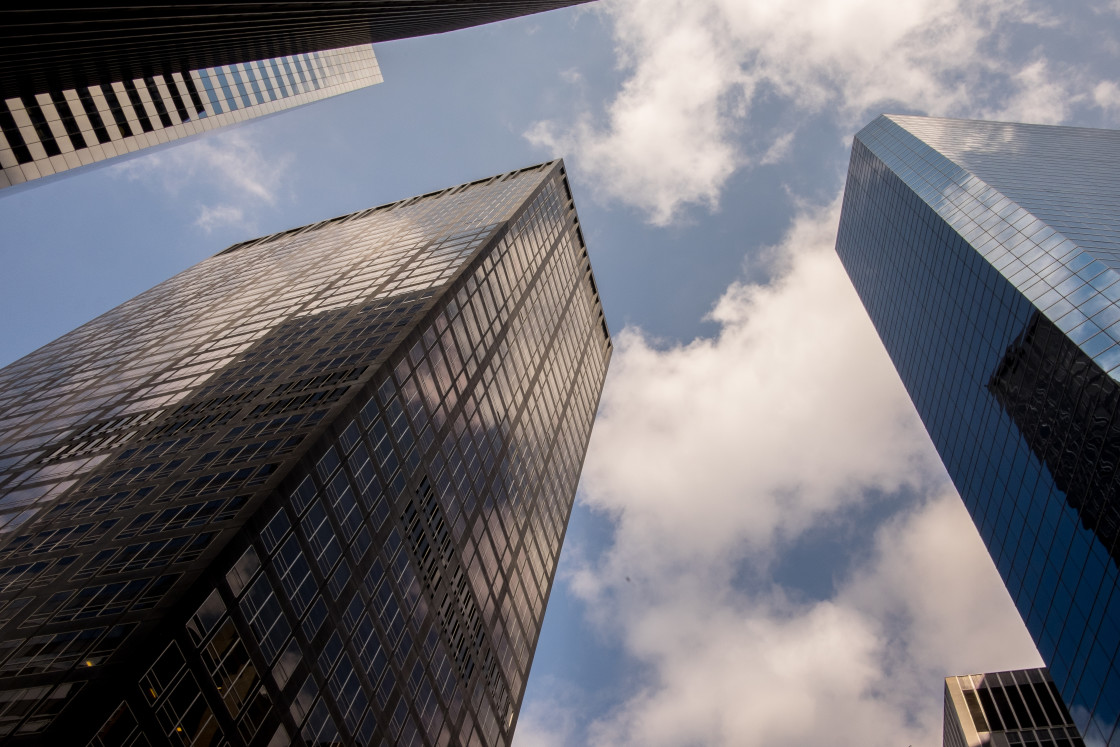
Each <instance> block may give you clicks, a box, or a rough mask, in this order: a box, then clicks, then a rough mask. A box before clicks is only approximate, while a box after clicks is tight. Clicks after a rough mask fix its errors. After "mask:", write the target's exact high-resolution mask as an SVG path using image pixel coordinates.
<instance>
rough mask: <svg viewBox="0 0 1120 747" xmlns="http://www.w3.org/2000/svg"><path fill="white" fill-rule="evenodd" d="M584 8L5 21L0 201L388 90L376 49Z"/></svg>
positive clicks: (310, 10) (444, 5)
mask: <svg viewBox="0 0 1120 747" xmlns="http://www.w3.org/2000/svg"><path fill="white" fill-rule="evenodd" d="M586 1H587V0H471V2H455V3H449V2H447V1H446V0H363V1H362V2H352V1H350V0H345V1H336V0H315V1H313V2H306V1H304V2H290V3H231V2H215V1H214V0H196V2H192V3H189V4H182V3H144V4H137V3H127V4H121V3H108V4H97V5H95V6H91V5H89V4H88V3H87V4H82V3H73V2H65V1H64V2H59V3H51V4H50V5H49V7H45V6H44V5H43V4H42V3H38V2H28V1H27V0H15V2H11V3H7V4H6V5H5V6H4V8H3V9H0V189H2V188H4V187H10V186H12V185H17V184H24V183H27V182H34V180H36V179H40V178H42V177H45V176H50V175H53V174H58V173H61V172H64V171H68V170H70V169H73V168H76V167H78V166H83V165H88V164H92V163H97V162H100V161H102V160H104V159H106V158H112V157H114V156H119V155H124V154H126V153H131V152H134V151H136V150H138V149H140V148H145V147H150V146H153V145H159V144H161V143H166V142H168V141H171V140H176V139H178V138H182V137H187V136H189V135H195V134H199V133H202V132H205V131H207V130H210V129H213V128H214V127H219V126H224V125H228V124H233V123H235V122H240V121H244V120H245V119H249V118H252V117H259V116H264V115H266V114H272V113H274V112H277V111H281V110H283V109H288V108H291V107H294V106H299V105H302V104H306V103H310V102H312V101H317V100H319V99H322V98H326V97H328V96H334V95H337V94H340V93H346V92H348V91H352V90H355V89H357V88H363V87H365V86H370V85H374V84H375V83H379V82H381V71H380V69H379V68H378V65H377V61H376V59H375V58H374V54H373V50H372V49H371V47H370V45H371V44H372V43H374V42H381V41H389V40H392V39H403V38H406V37H411V36H422V35H425V34H437V33H441V32H445V31H452V30H455V29H461V28H466V27H468V26H475V25H478V24H483V23H491V22H493V21H500V20H502V19H506V18H513V17H516V16H521V15H526V14H529V13H538V12H541V11H545V10H551V9H554V8H560V7H564V6H568V5H575V4H578V3H580V2H586Z"/></svg>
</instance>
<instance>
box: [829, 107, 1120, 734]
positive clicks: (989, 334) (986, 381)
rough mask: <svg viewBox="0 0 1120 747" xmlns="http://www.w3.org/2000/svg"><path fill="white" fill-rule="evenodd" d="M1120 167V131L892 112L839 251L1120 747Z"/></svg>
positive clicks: (878, 129)
mask: <svg viewBox="0 0 1120 747" xmlns="http://www.w3.org/2000/svg"><path fill="white" fill-rule="evenodd" d="M1117 174H1120V132H1113V131H1106V130H1087V129H1077V128H1063V127H1044V126H1035V125H1020V124H1005V123H997V122H972V121H958V120H943V119H926V118H921V117H895V116H890V117H880V118H878V119H876V120H875V121H874V122H872V123H871V124H870V125H868V126H867V127H866V128H864V129H863V130H862V131H861V132H860V133H859V134H858V135H857V136H856V140H855V143H854V144H853V147H852V162H851V167H850V169H849V172H848V183H847V188H846V192H845V197H844V208H843V215H842V218H841V222H840V230H839V234H838V237H837V242H836V248H837V252H838V253H839V255H840V258H841V261H842V262H843V264H844V267H845V269H846V270H847V272H848V274H849V276H850V277H851V279H852V282H853V283H854V285H855V287H856V290H857V291H858V293H859V295H860V298H861V300H862V301H863V304H864V306H865V307H866V308H867V311H868V314H869V315H870V316H871V320H872V322H873V323H874V324H875V327H876V330H877V331H878V333H879V336H880V337H881V338H882V340H883V343H884V345H885V346H886V348H887V351H888V353H889V354H890V356H891V359H892V361H893V362H894V365H895V367H896V368H897V370H898V372H899V375H900V376H901V378H902V381H903V383H904V384H905V386H906V389H907V391H908V392H909V394H910V397H911V399H912V400H913V401H914V405H915V407H916V408H917V410H918V413H919V415H920V416H921V418H922V420H923V422H924V423H925V426H926V429H927V430H928V431H929V434H930V437H931V438H932V440H933V443H934V445H935V446H936V447H937V450H938V452H939V454H940V455H941V458H942V460H943V461H944V462H945V466H946V468H947V469H948V472H949V475H950V476H951V477H952V479H953V482H954V484H955V485H956V487H957V490H958V491H959V492H960V494H961V497H962V499H963V500H964V502H965V505H966V506H967V508H968V510H969V513H970V514H971V515H972V518H973V521H974V522H975V523H976V526H977V528H978V529H979V531H980V534H981V536H982V537H983V539H984V542H985V544H986V545H987V546H988V549H989V551H990V552H991V555H992V558H993V560H994V561H995V563H996V566H997V568H998V569H999V572H1000V575H1001V576H1002V577H1003V579H1004V582H1005V583H1006V585H1007V589H1008V592H1009V593H1010V594H1011V596H1012V598H1013V599H1014V600H1015V604H1016V606H1017V607H1018V608H1019V611H1020V613H1021V614H1022V616H1023V619H1024V621H1025V622H1026V625H1027V628H1028V630H1029V631H1030V632H1031V635H1032V636H1033V638H1034V640H1035V642H1036V644H1037V645H1038V649H1039V652H1040V653H1041V654H1042V656H1043V658H1044V659H1045V660H1046V662H1047V664H1048V666H1049V672H1050V675H1051V676H1052V677H1053V679H1054V682H1055V683H1056V685H1057V687H1058V690H1059V692H1060V693H1061V695H1062V698H1063V699H1064V701H1065V703H1066V704H1067V705H1068V706H1069V710H1070V713H1071V714H1072V716H1073V718H1074V721H1075V722H1076V724H1077V726H1078V728H1079V729H1081V731H1082V734H1083V735H1084V736H1085V738H1086V742H1087V743H1088V744H1109V743H1111V744H1120V731H1117V730H1116V722H1117V716H1118V714H1120V659H1118V658H1117V653H1118V652H1120V588H1118V583H1117V582H1118V579H1120V571H1118V568H1117V558H1118V557H1120V554H1118V550H1117V547H1116V541H1117V539H1118V535H1120V529H1118V526H1120V517H1118V513H1117V511H1118V496H1117V482H1116V464H1117V456H1118V450H1120V438H1118V436H1117V434H1118V431H1117V429H1118V428H1120V425H1118V423H1120V397H1118V396H1117V394H1116V392H1117V383H1116V378H1117V376H1118V375H1120V368H1118V365H1120V345H1118V343H1117V341H1118V340H1120V305H1118V304H1117V301H1120V209H1118V207H1120V182H1118V180H1117ZM1114 733H1115V736H1114Z"/></svg>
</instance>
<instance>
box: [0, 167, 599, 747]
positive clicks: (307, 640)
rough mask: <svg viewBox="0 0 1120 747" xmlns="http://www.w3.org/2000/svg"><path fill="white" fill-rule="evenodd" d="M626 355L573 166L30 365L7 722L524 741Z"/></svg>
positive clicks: (4, 610)
mask: <svg viewBox="0 0 1120 747" xmlns="http://www.w3.org/2000/svg"><path fill="white" fill-rule="evenodd" d="M610 352H611V343H610V339H609V336H608V334H607V328H606V324H605V322H604V319H603V314H602V308H601V306H600V303H599V297H598V292H597V290H596V288H595V282H594V279H593V276H592V273H591V267H590V265H589V262H588V257H587V251H586V249H585V248H584V244H583V238H582V235H581V232H580V228H579V222H578V218H577V216H576V213H575V208H574V205H573V203H572V199H571V193H570V191H569V188H568V184H567V181H566V177H565V174H564V168H563V164H562V163H561V162H559V161H556V162H552V163H549V164H544V165H541V166H535V167H530V168H527V169H523V170H522V171H518V172H513V173H509V174H505V175H503V176H499V177H494V178H491V179H483V180H480V181H477V182H473V183H471V184H466V185H462V186H459V187H455V188H453V189H446V190H442V191H439V192H432V193H430V194H427V195H424V196H422V197H415V198H412V199H408V200H404V201H402V202H397V203H393V204H390V205H383V206H381V207H378V208H372V209H369V210H365V211H362V212H359V213H355V214H352V215H347V216H343V217H341V218H336V219H333V220H327V221H323V222H321V223H316V224H314V225H311V226H305V227H303V228H299V229H295V230H291V231H286V232H284V233H280V234H275V235H272V236H266V237H264V238H260V239H256V240H253V241H248V242H245V243H242V244H238V245H235V246H232V247H230V248H228V249H226V250H225V251H223V252H221V253H219V254H217V255H215V256H213V257H211V258H210V259H207V260H205V261H204V262H201V263H200V264H198V265H196V266H195V267H193V268H191V269H189V270H186V271H185V272H183V273H181V274H179V275H177V276H175V277H174V278H172V279H170V280H168V281H166V282H164V283H161V284H160V285H158V286H156V287H155V288H153V289H152V290H150V291H147V292H146V293H143V294H141V295H139V296H137V297H136V298H134V299H132V300H131V301H128V302H127V303H124V304H122V305H121V306H119V307H117V308H116V309H113V310H112V311H109V312H108V313H106V314H104V315H102V316H101V317H98V318H97V319H95V320H93V321H92V322H89V323H88V324H86V325H84V326H82V327H79V328H78V329H76V330H75V331H73V332H71V333H70V334H68V335H65V336H64V337H61V338H59V339H58V340H56V341H55V342H53V343H51V344H49V345H47V346H46V347H44V348H41V349H40V350H38V351H36V352H34V353H32V354H31V355H29V356H27V357H26V358H23V359H21V360H19V361H17V362H15V363H13V364H12V365H10V366H8V367H7V368H5V369H3V370H0V413H2V414H0V429H2V431H0V444H2V446H0V465H2V471H0V495H2V496H3V497H0V739H6V740H10V742H11V743H12V744H25V745H59V744H67V745H70V744H73V745H86V744H88V745H96V746H99V747H109V746H110V745H112V746H114V747H115V746H117V745H139V744H167V743H171V744H183V745H242V744H244V745H286V744H293V745H326V744H361V745H378V744H394V745H395V744H401V745H460V744H461V745H479V744H481V745H508V744H509V742H510V738H511V735H512V733H513V729H514V727H515V725H516V721H517V711H518V707H519V705H520V702H521V698H522V696H523V693H524V689H525V682H526V677H527V675H528V672H529V665H530V663H531V661H532V658H533V651H534V648H535V645H536V641H537V636H538V633H539V631H540V627H541V620H542V616H543V614H544V608H545V603H546V601H547V599H548V595H549V591H550V589H551V584H552V579H553V575H554V571H555V567H556V561H557V556H558V553H559V552H560V546H561V543H562V541H563V537H564V533H565V527H566V522H567V519H568V515H569V511H570V509H571V505H572V500H573V496H574V493H575V489H576V482H577V479H578V477H579V472H580V468H581V464H582V460H583V454H584V450H585V449H586V444H587V439H588V436H589V434H590V431H591V425H592V420H593V418H594V414H595V409H596V406H597V402H598V398H599V392H600V389H601V386H602V383H603V377H604V374H605V371H606V367H607V363H608V359H609V357H610Z"/></svg>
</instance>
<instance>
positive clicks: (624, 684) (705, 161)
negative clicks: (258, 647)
mask: <svg viewBox="0 0 1120 747" xmlns="http://www.w3.org/2000/svg"><path fill="white" fill-rule="evenodd" d="M1118 31H1120V3H1117V2H1115V0H1113V1H1112V2H1111V3H1109V2H1104V1H1103V0H1102V1H1095V0H1089V1H1088V2H1083V3H1079V4H1077V5H1076V7H1074V8H1070V7H1067V6H1066V5H1064V4H1057V3H1054V4H1047V3H1042V2H1033V1H1031V0H977V1H973V2H965V1H963V0H962V1H960V2H958V1H957V0H859V1H858V2H856V1H852V2H838V1H837V0H805V1H804V2H797V3H789V2H777V0H603V1H602V2H599V3H595V4H593V5H590V6H586V7H582V8H573V9H567V10H563V11H557V12H552V13H548V14H543V15H539V16H534V17H530V18H524V19H519V20H516V21H510V22H506V23H502V24H496V25H492V26H488V27H483V28H477V29H471V30H466V31H461V32H455V33H452V34H445V35H441V36H436V37H428V38H422V39H413V40H406V41H400V42H393V43H388V44H382V45H378V46H377V47H376V52H377V55H378V58H379V61H380V63H381V67H382V71H383V73H384V76H385V82H384V83H383V84H381V85H378V86H375V87H373V88H370V89H366V90H363V91H359V92H355V93H352V94H347V95H345V96H341V97H337V98H335V99H331V100H328V101H323V102H319V103H316V104H314V105H311V106H308V107H304V108H302V109H299V110H295V111H290V112H286V113H283V114H281V115H278V116H275V117H272V118H269V119H267V120H264V121H258V122H254V123H250V124H246V125H243V126H241V127H238V128H236V129H233V130H230V131H228V132H225V133H223V134H220V135H216V136H210V137H205V138H201V139H196V140H193V141H190V142H187V143H182V144H178V145H174V146H171V147H167V148H164V149H162V150H159V151H157V152H154V153H148V154H146V155H143V156H140V157H137V158H133V159H131V160H129V161H127V162H125V163H123V164H118V165H115V166H108V167H102V168H99V169H94V170H91V171H86V172H82V173H79V174H75V175H72V176H69V177H66V178H63V179H59V180H57V181H53V182H50V183H47V184H43V185H41V186H38V187H35V188H31V189H25V190H22V191H19V192H16V193H14V194H10V195H4V196H2V197H0V225H3V226H4V230H3V233H2V235H3V241H2V244H0V252H2V253H3V262H4V264H3V266H4V267H5V272H4V273H3V275H0V319H3V329H4V334H3V335H2V336H0V364H6V363H9V362H11V361H13V360H15V359H16V358H18V357H20V356H22V355H25V354H26V353H28V352H30V351H32V350H33V349H35V348H36V347H38V346H40V345H42V344H45V343H46V342H48V341H50V340H52V339H54V338H55V337H57V336H58V335H60V334H62V333H64V332H66V331H68V330H70V329H72V328H73V327H75V326H77V325H78V324H81V323H83V322H85V321H87V320H89V319H91V318H93V317H94V316H96V315H98V314H100V313H102V312H103V311H106V310H108V309H109V308H112V307H113V306H115V305H116V304H118V303H120V302H122V301H124V300H126V299H128V298H130V297H131V296H133V295H135V294H136V293H139V292H140V291H143V290H145V289H147V288H148V287H150V286H152V285H154V284H155V283H157V282H159V281H160V280H163V279H165V278H166V277H169V276H170V275H172V274H174V273H175V272H178V271H179V270H182V269H184V268H186V267H188V266H190V265H192V264H194V263H195V262H197V261H199V260H200V259H202V258H203V257H206V256H209V255H211V254H213V253H215V252H217V251H219V250H220V249H222V248H224V247H225V246H227V245H229V244H231V243H234V242H237V241H241V240H244V239H247V238H251V237H253V236H257V235H261V234H265V233H270V232H274V231H278V230H282V229H286V228H290V227H293V226H297V225H302V224H306V223H311V222H314V221H318V220H321V219H323V218H326V217H329V216H333V215H339V214H343V213H347V212H351V211H354V210H358V209H362V208H365V207H369V206H371V205H376V204H380V203H384V202H389V201H392V200H396V199H399V198H403V197H407V196H411V195H413V194H421V193H425V192H429V191H432V190H434V189H438V188H442V187H445V186H449V185H452V184H456V183H460V182H465V181H472V180H474V179H477V178H480V177H483V176H488V175H490V174H494V173H499V172H502V171H506V170H510V169H513V168H519V167H521V166H525V165H528V164H530V163H535V162H539V161H542V160H547V159H548V158H551V157H553V156H554V155H563V156H564V157H565V158H566V160H567V163H568V165H569V173H570V175H571V181H572V187H573V191H574V193H575V198H576V204H577V208H578V210H579V213H580V217H581V222H582V225H583V230H584V232H585V236H586V238H587V241H588V245H589V251H590V252H591V257H592V262H593V264H594V267H595V271H596V276H597V279H598V281H599V287H600V290H601V293H602V298H603V303H604V306H605V308H606V312H607V316H608V321H609V323H610V325H611V329H612V331H613V333H614V335H615V341H616V353H615V358H614V361H613V363H612V370H611V372H610V376H609V379H608V383H607V388H606V390H605V392H604V397H603V404H602V408H601V412H600V416H599V420H598V422H597V425H596V429H595V434H594V436H593V438H592V442H591V447H590V449H589V453H588V458H587V463H586V467H585V470H584V476H583V480H582V482H581V487H580V491H579V495H578V496H577V505H576V509H575V512H574V514H573V518H572V522H571V526H570V528H569V534H568V538H567V542H566V545H565V549H564V552H563V555H562V557H561V562H560V569H559V575H558V580H557V583H556V586H555V588H554V590H553V597H552V601H551V603H550V606H549V612H548V615H547V617H546V620H545V625H544V631H543V634H542V638H541V642H540V645H539V648H538V652H537V660H536V663H535V665H534V668H533V673H532V676H531V678H530V681H529V686H528V692H527V694H526V701H525V706H524V708H523V711H522V717H521V722H520V725H519V728H518V734H517V738H516V742H517V744H518V745H519V746H525V747H543V746H546V745H559V744H611V745H614V744H635V745H683V744H712V745H756V744H757V745H773V744H830V745H845V744H852V745H857V744H858V745H906V744H915V745H918V744H929V745H933V744H939V743H940V728H941V687H942V686H941V678H943V677H944V676H946V675H948V674H953V673H964V672H976V671H990V670H993V669H1004V668H1017V667H1024V666H1033V665H1037V663H1038V658H1037V654H1036V653H1035V651H1034V647H1033V645H1032V644H1031V643H1030V641H1029V639H1028V637H1027V634H1026V632H1025V630H1024V629H1023V626H1022V624H1021V623H1020V622H1019V620H1018V616H1017V614H1016V613H1015V611H1014V609H1013V608H1012V606H1011V602H1010V600H1009V599H1008V597H1007V594H1006V592H1004V591H1003V588H1002V585H1001V584H1000V582H999V579H998V577H997V576H996V573H995V570H994V567H993V566H992V563H991V561H990V560H989V558H988V556H987V554H986V552H985V550H984V548H983V546H982V545H981V543H980V540H979V539H978V537H977V536H976V533H975V531H974V529H973V528H972V526H971V522H970V520H969V518H968V516H967V515H966V514H965V512H964V510H963V508H962V507H961V505H960V502H959V499H958V498H957V497H956V496H955V495H954V494H953V492H952V488H951V486H949V484H948V482H947V478H946V477H945V475H944V472H943V470H942V468H941V467H940V464H939V462H938V461H937V459H936V455H934V454H933V453H932V449H931V446H930V444H929V441H928V438H927V437H926V436H925V433H924V431H923V430H922V428H921V426H920V423H919V422H918V421H917V418H916V416H915V415H914V414H913V410H912V407H911V406H910V404H909V401H908V400H907V398H906V395H905V392H904V391H903V390H902V387H901V384H900V383H899V381H898V379H897V376H896V375H895V374H894V371H893V369H892V368H891V366H890V364H889V361H888V360H887V357H886V355H885V353H884V352H883V350H882V348H881V345H880V344H879V342H878V340H877V338H876V337H875V334H874V331H873V330H872V328H871V326H870V323H869V322H868V320H867V318H866V315H865V314H864V312H863V310H862V308H861V307H860V306H859V303H858V300H857V299H856V296H855V294H854V292H853V291H852V290H851V288H850V286H849V284H848V283H847V280H846V278H845V277H844V275H843V271H842V269H841V268H840V265H839V263H838V261H837V260H836V258H835V256H834V254H833V251H832V245H833V241H834V238H835V228H836V221H837V217H838V197H839V195H840V192H841V189H842V186H843V178H844V173H845V170H846V166H847V156H848V149H849V146H850V142H851V136H852V134H853V133H854V132H855V131H856V130H858V129H859V128H860V127H861V126H862V125H863V124H865V123H866V122H867V121H869V120H870V119H872V118H873V117H874V116H875V115H877V114H878V113H880V112H882V111H889V112H901V113H922V114H933V115H944V116H963V117H978V118H996V119H1008V120H1015V121H1028V122H1042V123H1064V124H1077V125H1084V126H1094V127H1117V126H1120V81H1118V80H1117V73H1116V71H1117V70H1118V69H1120V66H1118V65H1117V56H1118V53H1120V42H1118V41H1117V39H1120V34H1118Z"/></svg>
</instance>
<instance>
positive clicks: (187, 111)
mask: <svg viewBox="0 0 1120 747" xmlns="http://www.w3.org/2000/svg"><path fill="white" fill-rule="evenodd" d="M381 80H382V78H381V69H380V68H379V67H378V65H377V58H376V57H375V56H374V54H373V47H371V46H370V45H368V44H366V45H359V46H354V47H345V48H342V49H330V50H326V51H323V52H309V53H307V54H299V55H289V56H286V57H279V58H273V59H265V60H250V61H247V62H241V63H234V64H232V65H220V66H215V67H210V68H200V69H187V70H183V71H182V72H179V71H175V72H173V73H168V74H167V75H158V74H157V75H147V76H142V77H137V78H135V79H130V78H125V79H123V80H113V81H110V82H107V83H103V84H101V85H97V84H91V85H88V86H85V85H83V86H77V87H75V88H65V89H63V88H53V89H49V90H47V91H45V92H40V93H37V94H28V95H24V96H9V97H5V98H4V100H3V101H2V102H0V189H2V188H4V187H10V186H13V185H16V184H24V183H26V182H32V181H34V180H36V179H41V178H43V177H45V176H51V175H53V174H59V173H62V172H65V171H69V170H70V169H74V168H78V167H80V166H88V165H90V164H94V163H99V162H101V161H104V160H106V159H109V158H113V157H115V156H123V155H126V154H128V153H133V152H135V151H138V150H142V149H144V148H148V147H151V146H154V145H161V144H163V143H168V142H171V141H173V140H178V139H180V138H184V137H189V136H191V135H199V134H201V133H203V132H207V131H209V130H212V129H215V128H217V127H224V126H226V125H231V124H236V123H237V122H244V121H245V120H247V119H253V118H255V117H261V116H265V115H267V114H274V113H276V112H279V111H283V110H284V109H291V108H292V107H296V106H301V105H303V104H308V103H311V102H313V101H319V100H320V99H325V98H328V97H330V96H337V95H338V94H341V93H346V92H348V91H354V90H357V89H359V88H364V87H366V86H372V85H375V84H377V83H380V82H381Z"/></svg>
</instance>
